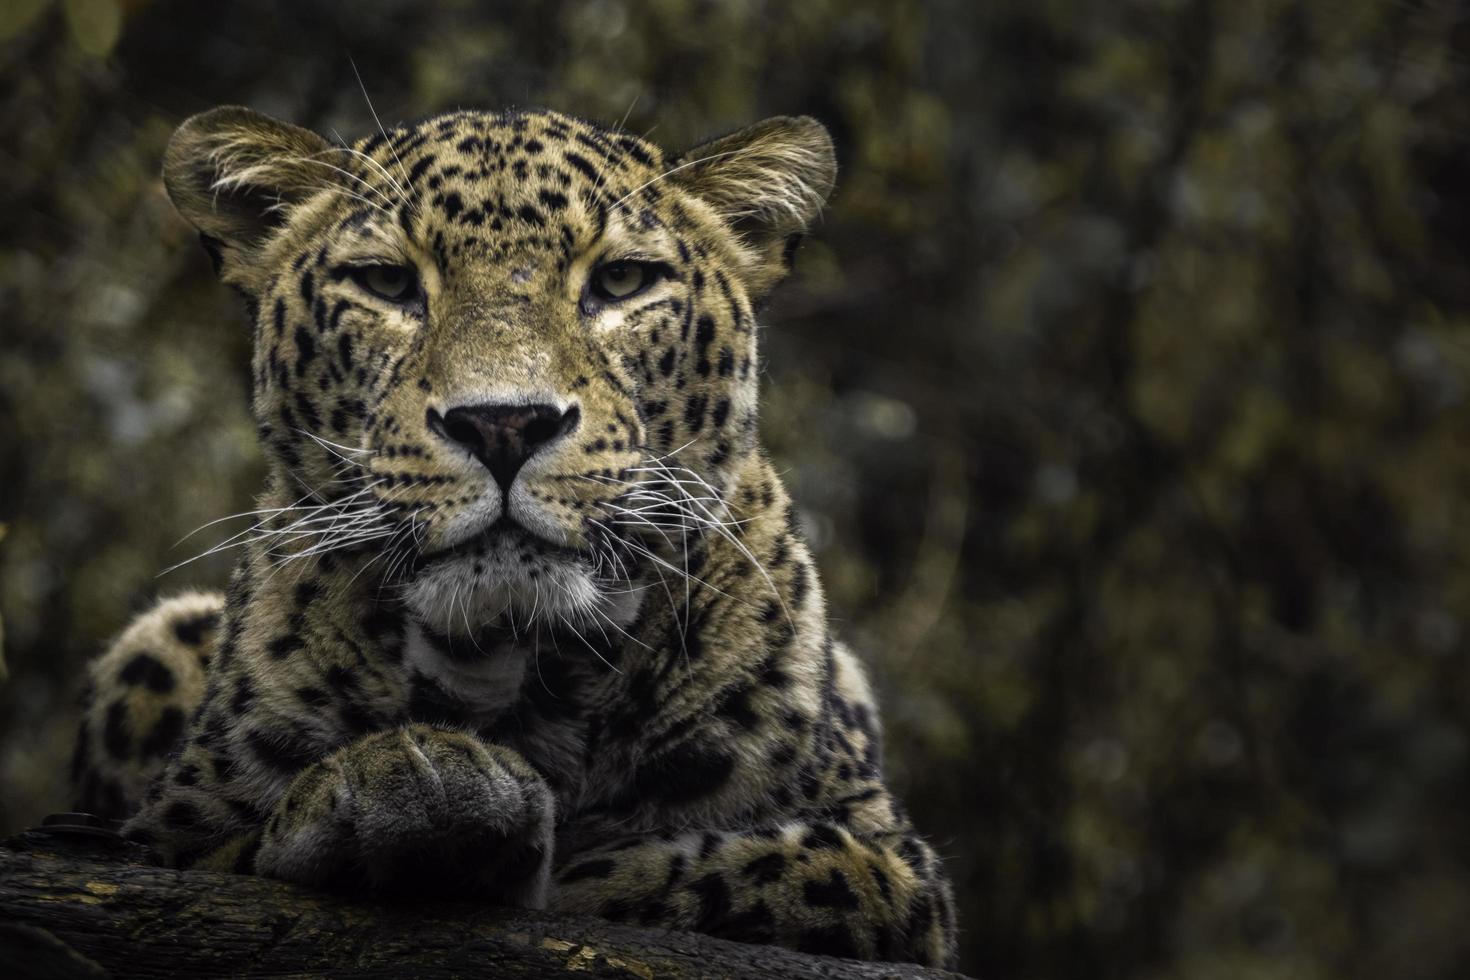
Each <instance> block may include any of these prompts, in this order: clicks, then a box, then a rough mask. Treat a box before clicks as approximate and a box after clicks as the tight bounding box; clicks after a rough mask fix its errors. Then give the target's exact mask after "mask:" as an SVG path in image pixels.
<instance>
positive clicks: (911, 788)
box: [0, 0, 1470, 980]
mask: <svg viewBox="0 0 1470 980" xmlns="http://www.w3.org/2000/svg"><path fill="white" fill-rule="evenodd" d="M350 59H353V60H355V61H356V64H357V66H358V68H359V69H360V70H361V73H362V77H363V80H364V82H365V83H366V86H367V89H368V91H369V92H370V93H371V95H372V97H373V99H374V101H375V103H376V106H377V108H378V111H379V113H380V114H381V115H382V116H383V117H384V119H385V120H390V121H391V120H397V119H401V118H407V117H412V116H417V115H420V114H423V113H426V112H428V111H432V110H439V109H445V108H451V107H454V106H486V107H499V106H505V105H507V104H512V103H514V104H532V105H544V106H550V107H554V108H559V109H564V110H569V111H572V112H576V113H580V114H583V115H587V116H590V117H593V118H597V119H601V120H604V121H607V122H616V121H618V120H619V119H624V118H626V125H627V128H628V129H630V130H632V131H634V132H637V133H644V132H647V131H649V130H651V131H652V134H651V136H652V138H653V139H654V140H656V141H658V142H660V143H661V144H663V145H664V146H666V147H669V148H680V147H682V146H685V145H688V144H692V143H694V142H696V141H697V140H699V139H702V138H703V137H706V136H710V135H713V134H716V133H718V132H720V131H723V130H728V129H732V128H735V127H737V126H739V125H742V124H744V123H747V122H750V121H753V120H755V119H757V118H760V117H761V116H763V115H769V114H775V113H795V112H805V113H811V114H813V115H816V116H818V117H820V118H821V119H822V120H824V121H825V122H826V123H827V125H828V126H830V127H831V129H832V132H833V134H834V136H835V137H836V139H837V145H838V152H839V157H840V162H841V166H842V176H841V178H840V181H839V187H838V191H837V194H836V196H835V199H834V201H833V205H832V208H831V210H830V212H829V215H828V217H827V218H826V220H825V222H824V224H823V225H822V227H821V228H819V229H818V235H817V237H816V238H815V240H813V241H812V243H811V244H810V245H809V246H808V247H807V248H806V249H805V250H804V252H803V254H802V256H801V260H800V268H799V270H798V274H797V276H796V278H795V279H794V280H793V281H792V282H791V283H789V284H788V285H787V287H786V288H785V289H784V290H783V292H782V293H781V295H780V297H779V299H778V300H777V302H776V303H775V304H774V305H773V306H772V308H771V309H770V310H769V311H768V312H767V315H766V317H765V323H766V325H767V328H768V329H767V330H766V331H765V333H764V338H763V339H764V343H765V352H766V355H767V359H768V370H767V382H768V383H767V385H766V389H765V425H764V429H765V434H766V439H767V441H768V443H769V444H770V445H771V447H772V449H773V450H774V452H775V454H776V456H777V458H778V460H779V463H780V467H781V469H782V470H783V471H784V472H785V474H786V477H787V479H788V480H789V482H790V483H791V485H792V487H793V489H794V491H795V493H796V496H797V498H798V499H799V501H800V503H801V505H802V510H803V513H804V516H805V520H806V521H807V523H808V526H809V531H810V535H811V537H812V539H813V542H814V544H815V546H816V548H817V551H818V556H819V559H820V563H821V566H822V569H823V573H824V575H825V579H826V582H827V586H828V590H829V593H830V595H831V600H832V606H833V612H834V616H835V617H836V618H837V619H838V620H839V621H840V622H841V626H842V628H843V630H844V631H845V633H846V634H847V635H848V637H850V638H851V639H852V640H853V641H854V642H855V644H856V645H857V646H858V647H859V648H860V649H861V650H862V651H863V652H864V654H865V655H866V657H867V658H868V660H869V662H870V663H871V664H872V667H873V670H874V673H875V675H876V677H877V679H878V681H879V684H880V688H881V692H882V696H883V701H884V706H885V711H886V718H887V723H888V742H889V752H890V768H891V773H892V776H891V778H892V780H893V782H894V783H895V784H896V787H897V789H898V790H899V792H900V793H902V794H903V795H904V796H905V797H906V798H907V799H908V800H909V802H910V803H911V806H912V810H913V812H914V815H915V818H916V821H917V823H918V824H919V826H920V827H921V828H923V829H924V830H925V831H926V832H927V833H928V834H929V835H930V836H931V837H932V838H933V839H934V840H935V841H936V843H937V844H938V846H939V847H940V849H941V850H942V852H943V853H944V854H945V855H946V856H947V858H948V864H949V868H950V871H951V872H952V874H953V876H954V879H955V883H956V888H957V890H958V893H959V895H960V898H961V901H962V925H963V927H964V938H963V945H964V967H965V969H966V970H967V971H970V972H973V973H977V974H981V975H984V976H986V977H991V978H997V980H1009V978H1027V980H1033V978H1070V977H1080V976H1118V977H1123V976H1127V977H1161V978H1162V977H1185V976H1188V977H1206V978H1208V977H1222V978H1225V977H1231V978H1234V977H1262V978H1285V977H1292V978H1338V977H1344V978H1352V977H1384V976H1393V977H1451V976H1470V875H1467V868H1470V833H1467V831H1470V741H1467V737H1470V736H1467V730H1466V718H1467V712H1466V708H1467V705H1470V672H1467V669H1466V663H1465V651H1466V630H1467V628H1470V523H1467V521H1466V520H1465V516H1466V515H1465V506H1464V502H1465V499H1466V494H1467V491H1470V424H1467V423H1470V402H1467V396H1470V332H1467V328H1470V266H1467V259H1470V255H1467V253H1470V183H1467V178H1470V85H1467V76H1470V13H1467V9H1466V7H1465V6H1464V5H1461V4H1452V3H1443V2H1437V0H1401V2H1389V0H1335V2H1328V0H1321V2H1300V0H1261V2H1246V0H1229V2H1227V0H1217V2H1213V3H1207V2H1185V0H1136V2H1109V3H1102V4H1095V3H1094V4H1084V3H1080V2H1078V3H1068V2H1060V0H986V2H983V3H982V2H973V0H941V2H935V3H930V4H916V3H911V2H907V3H905V2H891V0H858V2H851V0H840V2H839V0H802V2H798V3H791V2H777V0H744V2H729V3H710V2H698V0H657V2H650V3H632V2H626V3H625V2H620V0H558V2H549V3H538V4H487V3H471V2H467V0H460V2H456V0H440V2H435V3H426V2H422V0H357V2H354V3H351V4H341V5H335V4H329V3H324V2H318V0H311V2H302V0H291V2H286V0H281V2H277V3H254V4H212V3H200V2H195V0H171V2H162V0H159V2H148V0H126V2H121V0H64V2H62V0H56V2H51V3H47V2H46V0H10V2H7V3H4V4H0V521H4V522H6V523H8V525H9V533H8V536H7V537H6V538H5V539H4V541H3V543H0V616H3V621H4V629H5V644H6V646H5V651H6V656H7V657H8V659H9V664H10V678H9V680H8V682H7V683H6V684H5V685H4V686H3V687H0V832H8V831H13V830H16V829H18V828H20V827H22V826H25V825H28V824H30V823H33V822H35V821H36V820H37V819H38V818H39V817H40V816H41V815H42V814H43V813H45V812H47V811H48V810H52V809H57V808H60V807H61V806H63V805H64V804H65V802H66V800H65V795H64V788H63V773H64V768H65V759H66V756H67V754H68V751H69V749H70V740H71V731H72V726H73V725H74V723H75V720H76V710H75V698H76V695H77V692H78V690H79V687H80V680H79V678H80V672H81V670H82V665H83V663H84V662H85V660H86V658H87V657H88V656H90V655H91V654H93V653H94V652H95V651H97V650H98V649H100V647H101V646H102V645H103V644H104V642H105V641H106V639H107V638H108V636H109V635H110V634H112V633H114V632H115V631H117V630H118V629H119V628H121V626H122V625H123V624H124V622H125V621H126V619H127V617H128V616H129V614H130V612H131V611H134V610H137V609H140V608H143V607H144V606H145V605H146V604H147V603H148V602H149V601H150V598H151V597H152V596H155V595H157V594H158V593H160V592H168V591H169V590H178V589H181V588H184V587H187V586H190V585H195V584H202V585H214V584H218V583H220V582H221V581H222V580H223V577H224V575H225V574H226V566H227V561H228V559H220V560H214V561H211V562H202V563H199V564H197V565H192V566H189V567H188V568H187V569H185V570H183V571H180V572H175V573H173V574H170V575H167V576H165V577H162V578H156V577H155V575H156V573H157V572H158V570H159V569H161V568H164V567H166V566H168V565H170V564H173V563H175V562H178V561H181V560H182V559H184V558H187V557H189V555H191V554H194V553H196V552H197V551H201V550H203V549H204V548H205V547H206V546H207V545H208V544H210V543H213V541H215V540H218V539H220V538H222V537H224V536H225V535H224V534H218V535H215V534H214V532H213V531H212V530H211V531H206V532H204V533H203V534H201V535H199V536H197V537H195V538H193V539H190V541H188V542H186V543H185V544H184V545H180V546H178V547H175V546H174V543H175V542H176V541H177V540H178V539H179V538H180V537H182V536H183V535H184V534H186V533H187V532H189V531H190V530H192V529H193V528H195V527H197V526H198V525H200V524H203V523H204V522H206V521H208V520H210V519H212V518H215V517H219V516H221V515H224V514H228V513H232V512H235V511H241V510H245V509H248V507H249V505H250V499H251V494H252V492H253V491H254V489H255V488H256V487H257V485H258V481H259V478H260V474H261V467H260V457H259V452H258V450H257V448H256V446H255V442H254V438H253V432H252V428H251V424H250V422H249V420H248V417H247V414H246V389H245V383H246V365H247V346H248V335H247V329H246V325H245V323H244V317H243V314H242V312H241V311H240V310H239V309H238V308H237V306H236V303H235V301H234V300H233V299H232V297H231V296H230V295H229V294H228V292H227V291H226V290H224V289H222V288H220V287H219V286H217V285H216V284H215V283H214V281H213V279H212V277H211V275H210V273H209V270H208V264H207V261H206V260H205V258H204V256H203V255H202V253H201V252H200V251H199V250H198V249H197V248H196V247H195V245H194V243H193V240H192V235H191V234H190V233H189V231H188V230H187V229H186V227H185V226H184V225H183V223H182V222H181V221H180V220H179V219H178V218H177V217H176V216H175V214H174V213H173V210H172V208H171V207H170V205H169V203H168V202H167V200H166V199H165V197H164V195H163V192H162V188H161V185H160V182H159V180H158V176H157V174H158V161H159V155H160V152H161V150H162V148H163V145H164V143H165V141H166V140H167V138H168V134H169V132H170V131H171V129H172V128H173V126H174V125H176V124H177V123H178V122H179V121H180V120H181V119H182V118H183V117H184V116H186V115H187V114H189V113H191V112H194V111H196V110H199V109H203V108H206V107H208V106H211V105H214V104H217V103H225V102H235V103H245V104H249V105H251V106H254V107H256V108H258V109H261V110H264V111H267V112H270V113H273V114H276V115H279V116H281V117H284V118H287V119H290V120H294V121H296V122H299V123H303V124H305V125H309V126H313V127H316V128H317V129H319V130H321V131H323V132H326V133H329V134H330V133H331V132H332V131H333V130H336V131H339V132H340V133H341V134H343V135H344V136H348V137H356V136H359V135H363V134H365V133H366V132H368V131H369V130H370V129H371V127H372V122H371V117H370V115H369V113H368V111H367V107H366V105H365V103H364V100H363V95H362V93H361V92H360V91H359V89H358V85H357V82H356V79H355V78H354V74H353V68H352V61H351V60H350Z"/></svg>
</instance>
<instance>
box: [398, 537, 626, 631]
mask: <svg viewBox="0 0 1470 980" xmlns="http://www.w3.org/2000/svg"><path fill="white" fill-rule="evenodd" d="M532 572H534V573H535V577H534V578H532ZM608 588H609V586H607V585H606V584H602V585H599V584H598V582H597V581H596V580H594V579H593V577H592V573H591V569H590V568H587V567H586V566H585V565H584V564H583V563H582V562H581V561H579V560H577V559H574V558H566V557H562V556H545V555H538V556H536V557H535V558H534V559H533V560H532V561H531V562H529V563H528V562H526V561H523V560H522V559H521V558H520V557H518V555H517V549H516V548H490V549H487V550H486V551H484V552H480V553H478V554H473V555H468V554H467V555H453V556H449V557H446V558H444V559H442V560H440V561H437V562H435V563H434V564H432V565H430V566H428V567H427V568H425V569H423V570H422V571H420V572H419V574H418V577H417V578H416V579H415V580H414V581H413V583H412V584H411V585H410V586H409V587H408V596H407V599H408V606H409V608H410V609H411V610H412V611H413V612H414V614H415V616H416V617H417V618H418V620H419V621H420V622H422V623H425V624H426V625H428V626H429V627H430V628H432V629H435V630H439V631H441V632H443V633H445V634H446V635H449V636H472V635H474V634H475V633H477V632H479V631H480V630H481V629H483V628H485V627H487V626H492V625H498V626H510V627H513V628H514V629H517V630H521V629H527V628H530V627H532V626H534V625H537V624H543V623H544V624H546V625H548V626H559V625H562V624H564V623H565V624H570V625H571V626H572V627H574V628H576V629H584V628H587V627H591V626H593V625H594V624H598V623H606V622H607V621H609V620H611V621H612V622H613V623H614V624H616V625H618V626H627V625H629V624H630V623H632V621H633V619H634V618H635V617H636V616H637V614H638V607H639V605H640V602H639V600H640V597H641V595H642V590H637V589H629V588H628V587H627V586H623V585H616V586H611V590H612V591H613V592H616V593H617V594H615V595H608V594H606V593H605V591H604V590H605V589H608Z"/></svg>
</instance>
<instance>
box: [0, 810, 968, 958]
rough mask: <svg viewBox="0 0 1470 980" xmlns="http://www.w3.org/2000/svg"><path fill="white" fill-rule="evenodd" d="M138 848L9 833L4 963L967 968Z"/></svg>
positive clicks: (2, 850)
mask: <svg viewBox="0 0 1470 980" xmlns="http://www.w3.org/2000/svg"><path fill="white" fill-rule="evenodd" d="M141 858H142V855H141V854H140V852H139V849H137V848H135V847H134V846H133V845H128V844H123V843H118V842H107V841H103V840H98V841H95V842H87V841H76V840H72V839H57V838H54V837H52V836H50V835H47V834H41V833H27V834H22V835H20V836H19V837H15V838H12V839H11V840H9V841H6V842H5V843H4V844H3V845H0V975H3V976H6V977H11V978H40V977H46V978H59V977H104V976H119V977H121V976H127V977H209V976H224V975H229V976H319V977H333V976H347V975H351V976H364V977H400V976H415V977H450V976H493V977H507V978H514V977H544V976H558V975H564V974H571V975H582V974H585V975H590V976H597V977H637V978H643V980H650V978H654V977H671V978H680V977H708V976H723V977H790V978H795V980H805V978H818V977H823V978H832V977H857V978H874V980H876V978H880V977H881V978H893V980H911V978H912V980H918V978H938V977H953V976H955V974H951V973H945V972H943V971H938V970H928V969H924V968H922V967H918V966H912V965H909V964H893V963H858V962H854V961H851V960H839V959H833V958H830V957H825V956H807V955H804V954H801V953H793V952H790V951H787V950H783V949H777V948H774V947H770V946H750V945H745V944H742V943H733V942H727V941H725V940H720V939H714V938H711V937H709V936H701V935H696V934H694V933H681V932H665V931H661V930H652V929H636V928H630V927H626V926H619V925H615V924H613V923H609V922H603V921H601V920H597V919H579V918H569V917H565V916H558V915H552V914H549V913H539V912H513V911H504V910H498V909H487V908H485V907H484V906H479V905H475V904H472V903H463V902H460V903H451V902H445V903H420V904H413V905H382V904H370V903H366V902H361V901H354V900H352V899H350V898H344V897H338V896H334V895H328V894H323V893H320V892H313V891H308V890H306V889H302V888H297V887H294V886H291V885H286V884H282V883H280V882H275V881H270V880H268V879H264V878H253V877H247V876H244V875H227V874H215V873H210V872H202V871H171V870H167V869H163V868H158V867H155V866H153V865H150V864H147V863H144V862H143V861H142V859H141Z"/></svg>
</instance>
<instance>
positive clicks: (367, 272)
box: [352, 265, 419, 303]
mask: <svg viewBox="0 0 1470 980" xmlns="http://www.w3.org/2000/svg"><path fill="white" fill-rule="evenodd" d="M352 277H353V279H354V280H356V282H357V284H358V285H359V286H361V287H362V288H363V289H366V290H367V291H368V292H370V293H372V294H373V295H374V296H378V297H380V298H382V299H386V300H388V301H389V302H392V303H407V302H409V301H411V300H413V299H415V298H417V296H418V294H419V280H418V276H416V275H415V274H414V271H413V270H412V269H410V268H408V267H407V266H402V265H367V266H363V267H362V268H360V269H356V270H354V271H353V273H352Z"/></svg>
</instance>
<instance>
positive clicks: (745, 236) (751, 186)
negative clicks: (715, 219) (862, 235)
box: [674, 116, 837, 295]
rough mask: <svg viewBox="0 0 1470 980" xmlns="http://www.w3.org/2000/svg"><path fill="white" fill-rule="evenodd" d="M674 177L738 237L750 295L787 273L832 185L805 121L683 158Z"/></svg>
mask: <svg viewBox="0 0 1470 980" xmlns="http://www.w3.org/2000/svg"><path fill="white" fill-rule="evenodd" d="M675 166H677V167H681V168H682V169H680V170H679V171H678V172H677V173H676V174H675V175H674V176H675V178H676V179H677V180H678V181H679V182H680V183H681V184H683V185H684V186H685V187H687V188H688V189H689V190H690V191H692V192H693V193H694V194H695V195H696V196H697V197H699V198H700V199H701V200H703V201H704V202H705V203H707V204H709V205H710V206H711V207H713V208H714V209H715V211H716V213H718V214H719V215H720V217H722V218H724V219H725V221H726V222H727V223H728V224H729V225H730V226H731V227H732V228H733V229H734V230H735V232H736V233H737V234H738V235H739V236H740V239H741V241H742V243H743V244H744V245H745V246H746V247H747V250H748V251H749V253H750V255H751V258H752V261H751V263H750V268H749V271H748V275H747V281H748V285H749V286H750V287H751V291H752V292H753V293H755V294H757V295H760V294H763V293H765V292H766V291H767V290H769V289H770V288H771V287H772V286H774V285H775V284H776V283H777V282H778V281H780V280H781V279H782V278H783V277H784V276H785V275H786V273H787V272H788V271H790V267H791V257H792V254H793V253H794V251H795V247H796V244H797V243H798V242H799V241H800V240H801V236H802V235H803V234H804V233H805V232H806V230H807V228H809V227H810V226H811V224H812V222H813V221H815V220H816V218H817V216H818V215H819V214H820V213H821V211H822V206H823V205H824V204H825V203H826V202H827V196H828V195H829V194H831V193H832V185H833V183H834V182H835V181H836V179H837V156H836V154H835V153H834V152H833V150H832V137H831V135H829V134H828V132H827V128H826V127H825V126H823V125H822V124H821V123H819V122H817V121H816V120H815V119H813V118H811V117H810V116H773V117H772V118H770V119H766V120H763V121H761V122H758V123H756V124H755V125H753V126H749V127H747V128H745V129H742V130H740V131H739V132H737V133H732V134H730V135H729V136H722V137H720V138H719V139H716V140H711V141H710V142H708V143H703V144H701V145H699V146H696V147H695V148H694V149H692V150H689V151H688V152H687V153H685V154H683V155H682V156H681V157H680V158H679V159H678V160H677V161H675Z"/></svg>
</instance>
